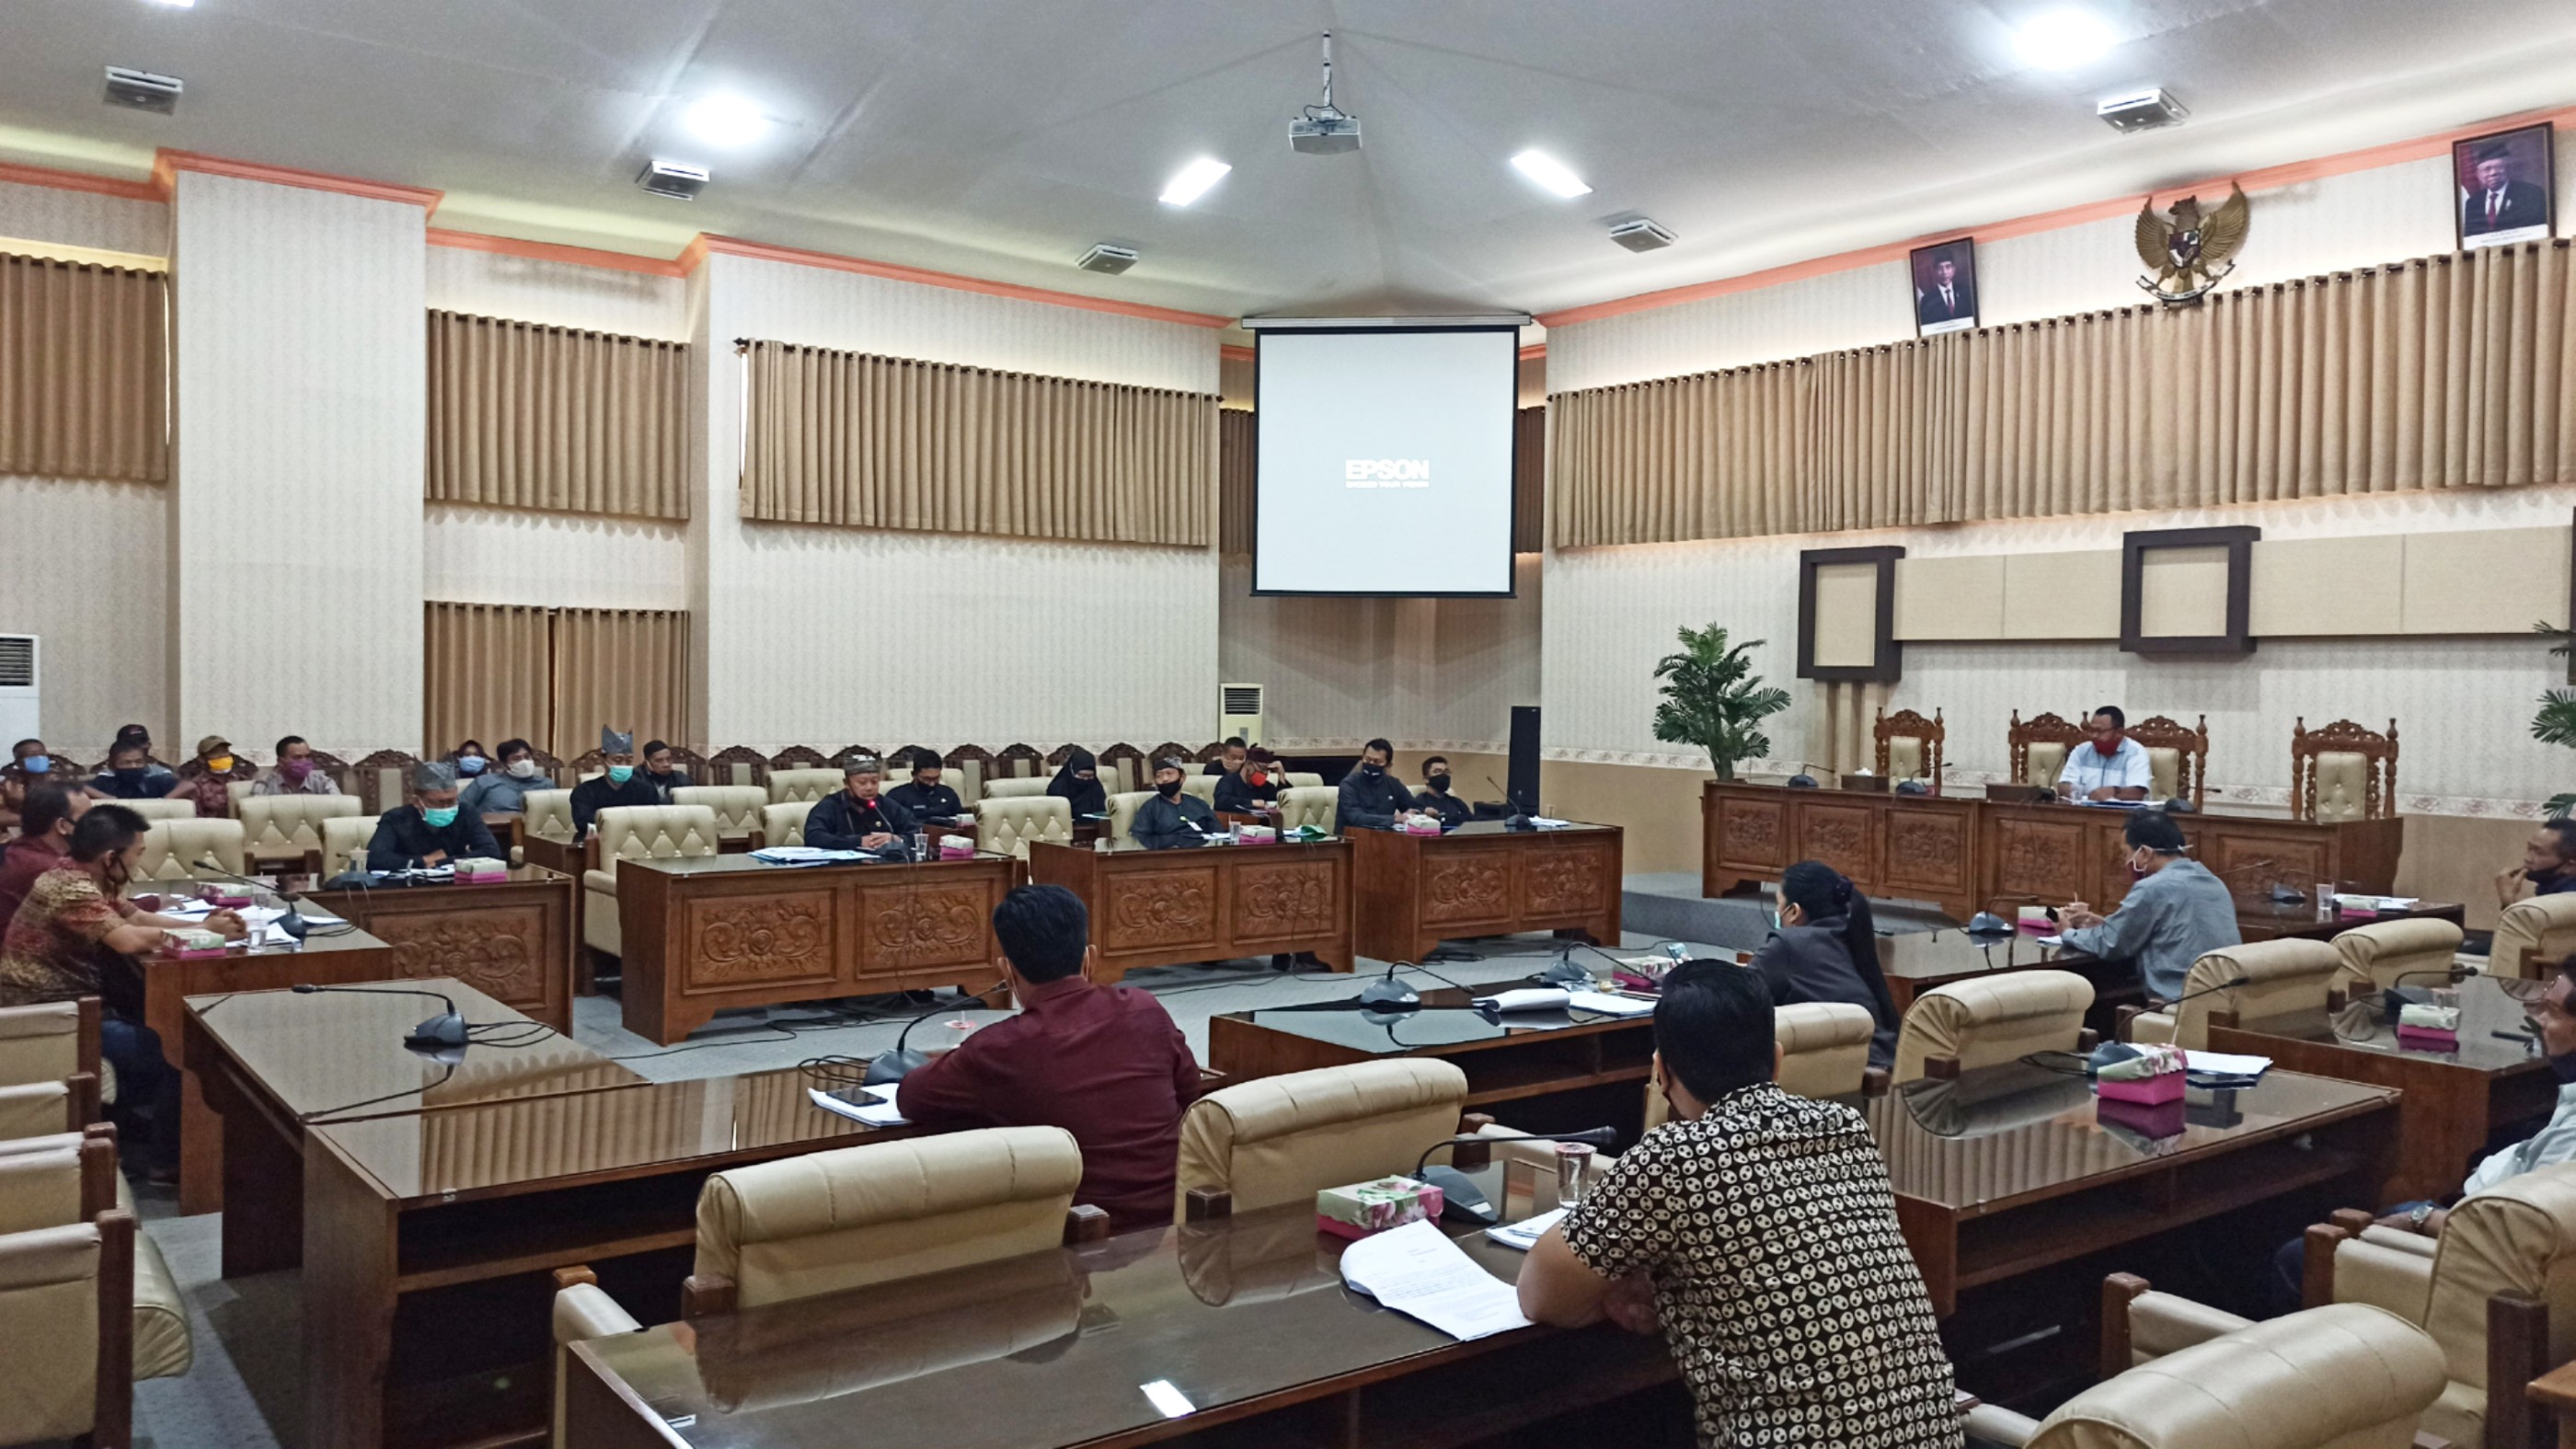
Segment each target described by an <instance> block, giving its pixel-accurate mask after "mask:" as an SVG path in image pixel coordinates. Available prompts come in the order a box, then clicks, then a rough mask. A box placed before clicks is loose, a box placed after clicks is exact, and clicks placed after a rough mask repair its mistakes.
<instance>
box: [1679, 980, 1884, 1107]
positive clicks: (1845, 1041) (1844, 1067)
mask: <svg viewBox="0 0 2576 1449" xmlns="http://www.w3.org/2000/svg"><path fill="white" fill-rule="evenodd" d="M1877 1030H1878V1018H1876V1017H1874V1016H1872V1015H1870V1011H1869V1008H1868V1007H1866V1006H1854V1005H1852V1004H1851V1003H1850V1002H1848V1001H1800V1002H1793V1003H1791V1004H1790V1005H1787V1006H1783V1007H1781V1008H1780V1009H1779V1010H1777V1011H1774V1012H1773V1013H1772V1014H1771V1034H1772V1037H1773V1039H1774V1040H1776V1041H1778V1042H1779V1043H1780V1075H1779V1078H1778V1081H1779V1084H1780V1090H1782V1091H1784V1092H1795V1093H1797V1094H1798V1095H1799V1096H1801V1097H1840V1096H1845V1095H1848V1094H1850V1093H1853V1092H1857V1091H1859V1090H1860V1088H1861V1076H1862V1074H1863V1073H1865V1072H1867V1071H1868V1070H1869V1039H1870V1037H1871V1035H1872V1034H1874V1033H1875V1032H1876V1031H1877ZM1647 1090H1649V1091H1653V1084H1652V1083H1651V1082H1650V1083H1648V1084H1647ZM1658 1095H1660V1094H1658Z"/></svg>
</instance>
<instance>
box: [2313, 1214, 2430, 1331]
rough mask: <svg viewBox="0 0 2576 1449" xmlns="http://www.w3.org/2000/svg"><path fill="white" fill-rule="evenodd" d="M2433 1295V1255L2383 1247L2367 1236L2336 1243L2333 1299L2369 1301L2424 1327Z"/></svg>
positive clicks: (2409, 1235) (2427, 1240) (2372, 1304)
mask: <svg viewBox="0 0 2576 1449" xmlns="http://www.w3.org/2000/svg"><path fill="white" fill-rule="evenodd" d="M2395 1236H2404V1237H2410V1238H2411V1237H2414V1236H2415V1235H2414V1234H2412V1233H2406V1234H2402V1235H2395ZM2423 1241H2425V1242H2430V1241H2432V1240H2431V1239H2429V1238H2427V1239H2424V1240H2423ZM2432 1297H2433V1259H2432V1258H2431V1256H2430V1255H2428V1254H2425V1253H2420V1252H2417V1251H2416V1250H2415V1249H2413V1248H2412V1247H2394V1248H2392V1247H2387V1246H2383V1245H2382V1244H2380V1243H2376V1242H2373V1241H2371V1240H2370V1239H2369V1238H2367V1237H2362V1238H2346V1239H2345V1240H2344V1241H2342V1242H2340V1243H2337V1244H2336V1245H2335V1253H2334V1299H2333V1301H2334V1302H2337V1303H2367V1304H2369V1305H2370V1306H2371V1307H2373V1308H2379V1309H2385V1310H2386V1311H2388V1312H2390V1313H2393V1314H2396V1315H2397V1316H2398V1317H2400V1318H2403V1319H2405V1320H2406V1321H2407V1322H2409V1323H2412V1324H2416V1325H2418V1326H2421V1325H2422V1324H2423V1322H2424V1308H2425V1305H2426V1304H2428V1303H2430V1302H2431V1301H2432Z"/></svg>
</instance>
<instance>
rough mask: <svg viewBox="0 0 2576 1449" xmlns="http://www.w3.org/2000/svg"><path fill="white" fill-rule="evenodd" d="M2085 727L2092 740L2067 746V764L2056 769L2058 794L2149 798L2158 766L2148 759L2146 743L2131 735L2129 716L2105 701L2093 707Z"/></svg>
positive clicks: (2064, 796) (2066, 796)
mask: <svg viewBox="0 0 2576 1449" xmlns="http://www.w3.org/2000/svg"><path fill="white" fill-rule="evenodd" d="M2086 728H2087V729H2088V730H2090V731H2091V732H2092V735H2093V739H2092V742H2091V743H2089V744H2081V745H2077V746H2076V747H2075V748H2073V749H2071V750H2068V751H2067V752H2066V765H2065V768H2063V769H2061V770H2059V771H2058V772H2057V793H2058V796H2059V798H2061V799H2066V800H2085V801H2096V802H2098V801H2104V800H2144V799H2145V798H2147V787H2148V786H2149V785H2152V784H2154V783H2155V778H2156V776H2155V770H2154V769H2153V767H2152V766H2151V764H2150V762H2149V761H2148V759H2147V747H2146V746H2144V745H2142V744H2139V743H2138V742H2137V741H2136V740H2133V739H2131V738H2129V734H2128V729H2129V717H2128V716H2127V715H2125V714H2122V713H2121V712H2120V707H2119V706H2118V705H2116V704H2106V705H2104V706H2102V707H2101V708H2100V709H2097V710H2095V711H2093V718H2092V719H2091V720H2090V721H2089V722H2088V723H2087V725H2086Z"/></svg>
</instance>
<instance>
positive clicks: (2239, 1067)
mask: <svg viewBox="0 0 2576 1449" xmlns="http://www.w3.org/2000/svg"><path fill="white" fill-rule="evenodd" d="M2182 1060H2183V1066H2184V1067H2185V1068H2186V1069H2187V1070H2189V1071H2190V1073H2191V1074H2192V1075H2193V1076H2195V1077H2204V1076H2205V1077H2259V1076H2261V1075H2263V1074H2264V1073H2265V1072H2268V1071H2270V1070H2272V1059H2271V1058H2270V1057H2251V1056H2241V1055H2239V1054H2237V1053H2235V1052H2195V1051H2187V1052H2184V1053H2183V1054H2182Z"/></svg>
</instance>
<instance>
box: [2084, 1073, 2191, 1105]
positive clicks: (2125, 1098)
mask: <svg viewBox="0 0 2576 1449" xmlns="http://www.w3.org/2000/svg"><path fill="white" fill-rule="evenodd" d="M2184 1076H2185V1074H2184V1073H2182V1072H2164V1073H2161V1074H2159V1075H2157V1076H2152V1077H2141V1078H2139V1079H2137V1080H2135V1081H2129V1082H2106V1081H2096V1082H2095V1083H2094V1084H2093V1085H2094V1088H2095V1090H2096V1091H2098V1092H2099V1093H2100V1094H2101V1097H2102V1100H2103V1101H2105V1102H2134V1103H2137V1104H2138V1105H2140V1106H2144V1107H2155V1106H2161V1105H2162V1104H2164V1103H2166V1102H2179V1101H2181V1100H2182V1089H2183V1086H2184V1082H2183V1077H2184Z"/></svg>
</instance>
